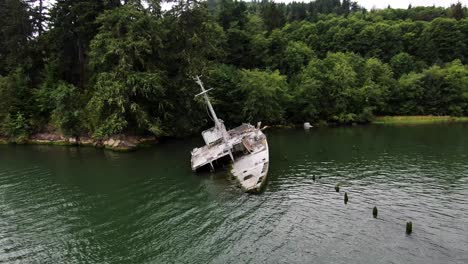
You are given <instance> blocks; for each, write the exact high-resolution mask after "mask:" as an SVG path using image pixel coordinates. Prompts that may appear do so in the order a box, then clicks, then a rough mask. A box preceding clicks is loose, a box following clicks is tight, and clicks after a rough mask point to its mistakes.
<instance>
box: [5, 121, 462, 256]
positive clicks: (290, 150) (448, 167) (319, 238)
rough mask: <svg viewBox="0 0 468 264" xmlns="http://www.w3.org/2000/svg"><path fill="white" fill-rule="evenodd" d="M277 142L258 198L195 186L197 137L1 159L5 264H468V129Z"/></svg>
mask: <svg viewBox="0 0 468 264" xmlns="http://www.w3.org/2000/svg"><path fill="white" fill-rule="evenodd" d="M267 136H268V141H269V146H270V171H269V176H268V182H267V185H266V188H265V190H264V191H263V192H262V193H261V194H259V195H252V194H245V193H243V192H242V191H241V190H240V189H239V188H238V187H236V184H235V182H233V181H232V180H229V179H228V177H226V173H223V172H221V173H216V174H208V173H205V174H202V175H197V174H194V173H192V172H191V170H190V150H191V149H192V148H193V147H195V146H198V145H200V144H201V143H202V142H201V137H194V138H193V139H185V140H167V141H165V142H161V143H160V144H158V145H156V146H153V147H151V148H147V149H142V150H139V151H136V152H131V153H115V152H110V151H104V150H100V149H94V148H87V147H82V148H77V147H61V146H16V145H2V146H0V263H346V264H349V263H468V124H443V125H419V126H388V127H386V126H363V127H346V128H320V129H312V130H311V131H310V132H305V131H303V130H300V129H297V130H294V129H291V130H272V131H267ZM314 176H315V179H316V180H315V181H314V180H313V178H314ZM338 183H339V184H340V185H341V190H340V192H339V193H337V192H335V189H334V186H335V185H336V184H338ZM345 191H346V192H347V193H348V195H349V202H348V204H347V205H345V204H344V202H343V196H344V192H345ZM374 206H377V207H378V210H379V215H378V218H377V219H374V218H373V217H372V208H373V207H374ZM407 221H412V222H413V233H412V234H411V235H406V234H405V224H406V222H407Z"/></svg>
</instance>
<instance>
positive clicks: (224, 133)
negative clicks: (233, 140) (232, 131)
mask: <svg viewBox="0 0 468 264" xmlns="http://www.w3.org/2000/svg"><path fill="white" fill-rule="evenodd" d="M195 82H196V83H197V84H198V85H199V86H200V88H201V90H202V92H201V93H199V94H197V95H195V97H197V96H199V95H203V98H205V102H206V104H207V105H208V109H209V110H210V113H211V116H212V117H213V121H214V123H215V127H216V128H217V129H218V130H219V131H220V132H221V134H222V136H223V139H224V141H227V140H228V137H229V136H228V133H227V131H226V128H225V127H224V125H222V124H221V122H220V121H219V119H218V116H217V115H216V113H215V111H214V109H213V106H212V105H211V102H210V98H208V95H207V93H208V92H209V91H210V90H212V88H210V89H208V90H205V87H204V86H203V82H202V81H201V80H200V76H198V75H197V76H195Z"/></svg>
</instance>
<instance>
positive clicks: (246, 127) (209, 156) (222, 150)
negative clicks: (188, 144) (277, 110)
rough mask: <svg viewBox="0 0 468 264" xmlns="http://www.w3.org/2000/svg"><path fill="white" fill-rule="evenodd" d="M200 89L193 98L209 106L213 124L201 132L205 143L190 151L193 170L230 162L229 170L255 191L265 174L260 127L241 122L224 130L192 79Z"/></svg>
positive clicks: (264, 147)
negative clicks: (199, 97)
mask: <svg viewBox="0 0 468 264" xmlns="http://www.w3.org/2000/svg"><path fill="white" fill-rule="evenodd" d="M195 81H196V83H197V84H198V85H199V86H200V88H201V92H200V93H199V94H197V95H195V97H198V96H203V98H204V100H205V103H206V105H207V107H208V110H209V114H210V115H211V116H210V117H211V119H212V120H213V121H214V127H212V128H210V129H207V130H205V131H203V132H202V133H201V134H202V137H203V140H204V141H205V146H202V147H199V148H195V149H193V150H192V152H191V154H192V159H191V164H192V170H193V171H197V170H199V169H201V168H207V167H208V168H209V169H210V170H211V171H214V170H215V167H217V166H216V165H218V164H219V163H221V164H225V163H226V161H227V162H228V163H231V166H229V167H230V173H231V174H232V175H233V176H234V178H235V179H236V180H237V181H238V182H239V184H240V186H241V188H242V189H243V190H244V191H246V192H258V191H260V190H261V188H262V187H263V185H264V184H265V182H266V178H267V173H268V163H269V154H268V142H267V138H266V136H265V134H264V133H263V131H262V129H261V128H260V126H261V123H260V122H259V123H258V124H257V126H253V125H251V124H246V123H244V124H242V125H240V126H238V127H236V128H233V129H231V130H229V131H228V130H226V127H225V125H224V122H223V120H221V119H218V117H217V116H216V113H215V111H214V109H213V106H212V105H211V102H210V99H209V98H208V95H207V93H208V92H209V91H210V90H211V89H208V90H205V88H204V86H203V83H202V81H201V80H200V77H199V76H197V77H196V78H195Z"/></svg>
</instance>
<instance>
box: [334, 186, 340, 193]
mask: <svg viewBox="0 0 468 264" xmlns="http://www.w3.org/2000/svg"><path fill="white" fill-rule="evenodd" d="M335 191H336V192H340V185H339V184H337V185H335Z"/></svg>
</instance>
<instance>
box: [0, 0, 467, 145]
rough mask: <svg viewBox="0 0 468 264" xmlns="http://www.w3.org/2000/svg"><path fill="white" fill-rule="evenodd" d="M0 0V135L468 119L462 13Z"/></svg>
mask: <svg viewBox="0 0 468 264" xmlns="http://www.w3.org/2000/svg"><path fill="white" fill-rule="evenodd" d="M167 4H168V3H167V2H161V1H158V0H147V1H142V0H125V1H120V0H105V1H95V0H57V1H53V2H52V3H51V1H43V0H39V1H31V0H28V1H27V0H0V134H1V135H3V136H4V137H7V138H9V139H10V140H14V141H21V140H24V139H27V138H28V137H29V136H30V135H32V134H34V133H38V132H41V131H55V132H57V133H62V134H63V135H68V136H80V135H89V136H92V137H93V138H97V139H104V138H108V137H111V136H114V135H119V134H132V135H148V134H150V135H155V136H157V137H168V136H184V135H190V134H193V133H196V132H199V131H200V130H202V129H204V128H206V127H208V126H210V125H211V120H210V119H209V116H208V115H207V113H206V106H205V105H204V103H203V101H201V100H199V98H197V99H194V95H195V94H197V93H199V87H198V86H197V85H196V84H195V82H194V81H193V77H194V76H196V75H201V76H202V80H203V81H204V82H205V84H206V86H207V87H208V88H214V89H213V90H212V92H210V96H211V98H212V101H213V104H214V107H215V109H216V111H217V113H218V115H219V117H220V118H222V119H223V120H224V121H225V122H226V124H227V126H228V127H233V126H235V125H238V124H240V123H242V122H252V123H256V122H257V121H262V122H263V124H267V125H281V124H297V123H302V122H305V121H308V122H315V123H323V124H324V123H329V124H353V123H367V122H371V121H372V120H373V118H374V117H375V116H381V115H450V116H468V65H467V63H468V46H467V45H468V18H466V17H467V14H468V10H467V8H466V7H464V6H462V5H461V4H460V3H458V4H454V5H452V6H451V7H448V8H443V7H435V6H432V7H412V6H408V8H407V9H393V8H392V7H391V6H389V7H388V8H386V9H382V10H366V9H365V8H362V7H361V6H359V5H358V4H357V3H356V2H352V1H349V0H343V1H340V0H316V1H312V2H307V3H301V2H293V3H290V4H283V3H275V2H272V1H268V0H264V1H253V2H243V1H237V0H234V1H233V0H208V1H193V0H176V1H170V5H169V6H170V8H166V9H164V8H162V6H165V5H166V6H167Z"/></svg>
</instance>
